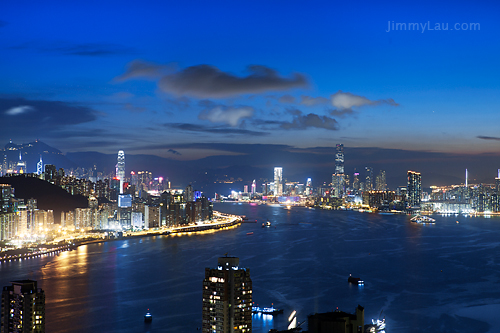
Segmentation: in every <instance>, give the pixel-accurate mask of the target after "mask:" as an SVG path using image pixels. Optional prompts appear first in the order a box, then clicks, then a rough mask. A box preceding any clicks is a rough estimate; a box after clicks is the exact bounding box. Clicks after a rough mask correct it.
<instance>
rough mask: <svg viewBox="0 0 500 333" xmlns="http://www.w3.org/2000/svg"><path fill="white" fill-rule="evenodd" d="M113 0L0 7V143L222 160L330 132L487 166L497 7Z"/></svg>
mask: <svg viewBox="0 0 500 333" xmlns="http://www.w3.org/2000/svg"><path fill="white" fill-rule="evenodd" d="M121 4H122V3H120V6H119V8H120V11H119V15H113V14H114V10H115V8H116V6H117V3H113V2H111V3H108V4H102V5H100V6H96V5H95V4H92V3H88V4H86V5H78V4H64V5H60V4H57V5H56V3H44V4H43V5H41V4H30V5H29V6H25V7H23V10H22V11H21V10H19V9H20V8H19V4H16V3H8V4H3V5H2V8H3V11H2V16H0V34H1V35H2V36H3V38H2V42H1V45H0V46H1V47H2V48H3V52H2V54H1V55H0V57H1V58H0V59H1V60H2V61H1V63H2V64H3V65H0V66H2V67H1V68H2V73H4V75H3V80H2V83H0V120H1V122H2V124H3V126H2V130H3V136H2V137H4V139H5V141H7V140H8V139H13V140H14V141H17V142H29V141H33V140H35V139H40V140H43V141H44V142H47V143H48V144H50V145H53V146H56V145H57V146H58V148H59V149H61V150H62V151H63V152H65V153H71V152H82V151H97V152H101V153H106V154H112V153H115V152H116V151H117V150H120V149H123V150H125V151H127V152H128V154H131V155H133V154H151V155H157V156H161V157H167V158H169V159H172V160H200V159H203V158H206V157H215V158H219V159H224V160H225V162H227V161H228V160H231V163H233V164H232V165H237V164H238V163H246V159H245V157H247V156H248V155H250V154H252V153H254V152H257V151H270V152H271V151H275V150H277V149H278V150H279V151H280V152H282V153H288V152H292V153H296V152H298V151H305V150H314V151H315V153H316V154H317V153H318V151H322V150H325V149H330V150H331V149H334V148H335V144H336V143H338V142H342V143H343V144H344V146H345V147H346V156H347V154H348V153H349V152H348V147H350V148H351V149H356V150H358V151H359V152H360V154H363V156H365V157H369V158H371V159H372V160H373V161H369V162H367V163H370V165H372V166H374V167H375V168H377V167H376V166H375V165H376V164H377V163H383V162H384V161H385V160H386V159H387V157H385V156H382V155H376V154H375V155H372V154H370V152H371V151H373V149H380V150H383V151H386V152H388V153H390V155H391V158H392V159H394V160H397V159H405V158H408V157H407V156H408V155H412V154H413V155H414V156H413V159H414V160H415V162H416V163H425V162H428V163H435V164H437V166H436V168H439V167H440V168H441V169H440V172H441V173H445V174H449V173H448V172H447V170H446V168H447V167H449V166H451V167H454V166H455V165H457V164H458V165H457V167H459V169H460V170H463V169H465V168H467V167H469V166H468V165H466V164H467V161H470V160H473V159H475V160H478V164H480V165H489V164H491V167H490V169H491V170H496V169H497V168H498V165H500V159H499V158H498V144H497V143H498V140H499V136H498V132H497V129H496V127H495V123H496V122H497V121H496V120H497V118H498V112H496V109H497V103H498V99H497V97H496V88H497V87H498V83H497V82H496V81H495V79H494V78H495V77H496V76H497V75H496V74H498V71H499V68H498V64H497V62H496V61H495V59H496V57H495V56H494V55H495V54H497V53H498V45H497V43H491V42H490V41H491V40H494V39H495V38H496V37H495V36H496V32H497V31H498V29H499V24H498V22H496V18H495V16H494V15H493V13H494V12H495V10H494V9H495V7H498V4H488V5H486V4H477V5H476V7H474V8H469V6H467V5H465V4H453V5H452V3H444V4H441V5H440V6H431V5H430V3H425V2H424V3H419V5H418V6H416V5H412V4H395V3H392V2H386V3H381V4H378V5H376V6H375V5H372V4H369V3H366V2H365V3H360V4H359V5H354V4H333V3H327V2H320V3H318V4H317V6H316V7H315V8H314V9H308V10H304V8H303V6H300V5H298V4H289V3H287V5H286V6H285V5H284V4H281V3H279V2H276V3H273V4H272V5H269V4H266V7H265V8H266V11H265V12H263V11H262V10H260V6H259V4H258V3H255V4H254V6H252V7H250V8H246V7H245V10H242V7H241V6H242V4H231V5H228V4H226V3H221V2H211V3H210V4H205V3H202V2H200V3H194V4H192V5H189V4H175V5H174V4H150V5H149V6H138V7H135V6H132V5H130V4H123V6H122V5H121ZM451 6H453V9H454V10H453V11H449V10H448V9H449V7H451ZM282 11H284V13H283V15H285V17H287V16H294V15H295V16H297V17H300V23H299V24H295V22H293V23H292V22H291V21H289V20H287V19H285V18H278V17H280V16H279V14H281V13H282ZM20 13H22V15H21V14H20ZM338 13H345V14H346V15H338ZM89 17H94V19H92V20H90V21H89V20H88V18H89ZM146 17H147V19H145V18H146ZM235 17H237V18H238V19H235ZM42 18H43V22H44V23H41V21H40V20H42ZM130 22H132V23H131V24H130ZM404 22H408V23H410V22H420V23H422V25H424V24H427V23H429V24H434V23H439V24H440V25H441V26H443V27H444V24H447V25H449V28H450V29H451V28H452V27H454V26H455V24H456V23H460V26H461V25H462V24H464V26H463V28H461V29H460V30H458V29H454V30H450V29H449V30H443V31H437V30H436V29H434V30H432V29H430V26H428V28H427V29H426V30H425V31H422V30H419V31H415V30H408V29H409V26H408V27H407V30H403V29H402V27H403V23H404ZM388 24H389V25H388ZM228 26H231V29H227V27H228ZM388 26H389V27H391V26H393V27H392V28H391V29H390V31H387V30H388ZM21 27H22V28H21ZM35 27H36V29H35ZM60 27H64V29H60ZM465 27H467V29H464V28H465ZM145 36H147V37H146V38H145ZM205 50H210V52H205ZM471 59H475V61H470V60H471ZM201 82H203V83H201ZM471 115H474V116H473V117H471ZM361 151H362V152H361ZM302 157H303V155H300V154H299V155H296V156H295V161H299V160H302ZM446 160H448V161H446ZM491 160H493V161H494V163H491V162H490V161H491ZM258 163H261V161H255V164H254V165H258ZM272 163H273V164H278V165H279V164H282V163H280V161H272ZM331 163H333V158H332V162H331ZM221 164H222V163H221ZM493 164H495V165H493ZM283 166H284V167H286V166H285V165H284V164H283ZM346 167H347V165H346ZM403 169H407V170H408V169H411V167H410V168H403ZM469 169H471V170H473V168H470V167H469ZM405 172H406V170H401V173H402V174H403V177H404V173H405ZM471 172H474V171H471ZM491 172H493V171H491ZM388 173H389V174H390V173H391V172H389V171H388ZM462 173H463V172H462V171H460V173H458V172H455V173H452V174H453V175H454V176H458V175H459V174H460V175H461V174H462ZM480 173H483V171H477V172H476V174H475V178H479V177H480ZM484 173H485V172H484ZM484 176H485V175H484Z"/></svg>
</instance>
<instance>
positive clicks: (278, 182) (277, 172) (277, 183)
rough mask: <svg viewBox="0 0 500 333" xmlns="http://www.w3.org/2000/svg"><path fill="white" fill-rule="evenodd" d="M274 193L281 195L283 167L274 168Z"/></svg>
mask: <svg viewBox="0 0 500 333" xmlns="http://www.w3.org/2000/svg"><path fill="white" fill-rule="evenodd" d="M274 195H276V196H282V195H283V168H282V167H275V168H274Z"/></svg>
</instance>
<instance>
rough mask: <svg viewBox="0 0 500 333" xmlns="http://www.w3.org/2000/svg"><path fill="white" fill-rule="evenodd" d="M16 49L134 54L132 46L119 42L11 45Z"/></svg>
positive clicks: (48, 51)
mask: <svg viewBox="0 0 500 333" xmlns="http://www.w3.org/2000/svg"><path fill="white" fill-rule="evenodd" d="M11 49H14V50H25V49H34V50H37V51H39V52H46V53H59V54H63V55H75V56H85V57H98V56H110V55H111V56H112V55H122V54H132V53H134V50H133V49H132V48H129V47H126V46H123V45H118V44H104V43H84V44H72V43H68V42H60V43H57V44H52V45H40V44H39V43H37V42H26V43H23V44H20V45H17V46H13V47H11Z"/></svg>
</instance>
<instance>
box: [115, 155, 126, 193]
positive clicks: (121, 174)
mask: <svg viewBox="0 0 500 333" xmlns="http://www.w3.org/2000/svg"><path fill="white" fill-rule="evenodd" d="M116 178H118V179H119V180H120V194H123V182H124V181H125V152H124V151H123V150H119V151H118V160H117V163H116Z"/></svg>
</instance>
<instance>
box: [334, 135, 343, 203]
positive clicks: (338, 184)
mask: <svg viewBox="0 0 500 333" xmlns="http://www.w3.org/2000/svg"><path fill="white" fill-rule="evenodd" d="M344 184H345V175H344V145H343V144H338V145H337V152H336V153H335V173H334V174H332V189H333V196H334V197H336V198H342V197H343V195H344Z"/></svg>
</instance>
